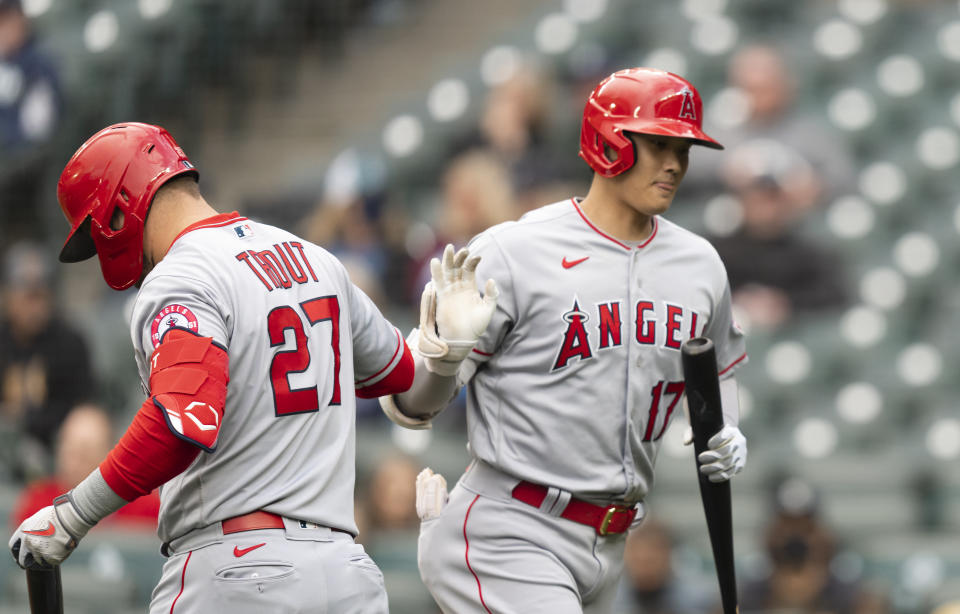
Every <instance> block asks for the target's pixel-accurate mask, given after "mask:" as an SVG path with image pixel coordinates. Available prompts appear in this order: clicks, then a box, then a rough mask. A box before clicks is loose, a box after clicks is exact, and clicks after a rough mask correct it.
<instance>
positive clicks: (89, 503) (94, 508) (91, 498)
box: [70, 467, 128, 524]
mask: <svg viewBox="0 0 960 614" xmlns="http://www.w3.org/2000/svg"><path fill="white" fill-rule="evenodd" d="M70 496H71V502H72V503H73V505H74V507H76V508H77V511H78V512H79V513H80V514H81V515H82V516H83V517H84V518H86V519H87V520H90V521H93V523H94V524H96V523H97V522H100V520H102V519H103V518H105V517H107V516H109V515H110V514H112V513H114V512H115V511H117V510H118V509H120V508H121V507H123V506H124V505H126V504H127V503H128V501H127V500H126V499H124V498H123V497H121V496H120V495H118V494H117V493H116V491H114V490H113V489H112V488H110V485H109V484H107V481H106V480H104V479H103V474H102V473H100V468H99V467H98V468H97V469H94V470H93V471H92V472H91V473H90V475H88V476H87V477H86V478H84V479H83V481H82V482H80V483H79V484H77V486H76V487H74V489H73V490H72V491H70Z"/></svg>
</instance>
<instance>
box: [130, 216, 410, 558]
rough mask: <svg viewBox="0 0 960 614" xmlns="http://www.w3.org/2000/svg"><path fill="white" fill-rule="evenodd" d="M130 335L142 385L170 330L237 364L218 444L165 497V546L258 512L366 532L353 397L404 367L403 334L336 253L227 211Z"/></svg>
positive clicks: (140, 300)
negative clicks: (357, 482)
mask: <svg viewBox="0 0 960 614" xmlns="http://www.w3.org/2000/svg"><path fill="white" fill-rule="evenodd" d="M131 327H132V336H133V343H134V346H135V348H136V357H137V365H138V367H139V370H140V377H141V380H142V381H143V382H149V376H150V370H149V369H150V367H149V360H150V357H151V354H152V353H153V351H154V349H155V348H156V347H157V345H158V344H159V343H160V342H161V341H162V338H163V334H164V333H165V332H166V331H167V330H169V329H170V328H172V327H180V328H185V329H187V330H189V331H191V332H193V333H196V334H198V335H201V336H204V337H213V340H214V342H215V343H217V344H219V345H221V346H223V347H224V348H226V351H227V354H228V356H229V369H230V372H229V378H230V381H229V383H228V385H227V398H226V403H225V407H224V412H223V418H222V422H221V425H220V431H219V435H218V439H217V443H216V448H215V449H214V451H213V452H209V453H208V452H201V453H200V454H199V455H198V457H197V459H196V460H195V461H194V462H193V463H192V464H191V465H190V466H189V467H188V468H187V469H186V471H184V472H183V473H181V474H180V475H178V476H176V477H174V478H173V479H171V480H170V481H168V482H167V483H166V484H165V485H163V487H162V488H161V491H160V493H161V494H160V498H161V508H160V518H159V529H158V534H159V536H160V538H161V539H163V540H164V541H169V540H171V539H174V538H176V537H179V536H181V535H183V534H185V533H187V532H188V531H190V530H193V529H196V528H200V527H204V526H207V525H209V524H211V523H214V522H217V521H220V520H223V519H225V518H230V517H233V516H237V515H241V514H245V513H248V512H252V511H255V510H265V511H269V512H273V513H276V514H280V515H282V516H286V517H289V518H295V519H299V520H304V521H309V522H316V523H319V524H322V525H326V526H330V527H335V528H339V529H343V530H346V531H350V532H353V533H354V534H355V533H356V525H355V524H354V514H353V490H354V478H355V476H354V464H355V413H356V411H355V410H356V400H355V396H354V389H355V388H356V389H358V390H359V389H361V388H363V387H366V386H372V385H374V384H376V383H377V382H379V381H381V380H382V379H383V378H384V377H386V376H387V375H388V374H389V373H390V372H391V371H392V369H393V368H394V367H396V365H397V364H398V363H399V361H400V359H401V357H402V354H403V339H402V337H401V335H400V332H399V331H398V330H397V329H396V328H395V327H394V326H393V325H392V324H390V323H389V322H388V321H387V320H386V319H384V317H383V316H382V315H381V313H380V311H379V310H378V309H377V307H376V306H375V305H374V304H373V302H372V301H371V300H370V299H369V298H368V297H367V296H366V295H365V294H364V293H363V292H362V291H361V290H360V289H359V288H357V287H356V286H354V285H353V284H352V283H351V282H350V279H349V277H348V275H347V272H346V270H345V269H344V267H343V266H342V264H341V263H340V262H339V261H338V260H337V259H336V258H334V257H333V256H332V255H331V254H329V253H328V252H327V251H326V250H324V249H322V248H320V247H318V246H316V245H314V244H312V243H309V242H307V241H304V240H303V239H300V238H298V237H297V236H295V235H293V234H291V233H289V232H286V231H284V230H281V229H279V228H275V227H272V226H268V225H266V224H261V223H257V222H254V221H251V220H249V219H247V218H245V217H241V216H239V215H237V214H236V213H233V214H221V215H217V216H215V217H213V218H210V219H207V220H204V221H202V222H200V223H198V224H195V225H193V226H191V227H189V228H188V229H187V230H186V231H185V232H184V233H183V234H181V235H180V236H179V237H178V238H177V239H176V240H175V241H174V243H173V245H172V246H171V248H170V250H169V252H168V253H167V255H166V256H165V257H164V258H163V259H162V260H161V261H160V262H159V263H158V264H157V266H156V268H154V270H153V271H151V272H150V274H149V275H147V277H146V279H145V280H144V282H143V285H142V287H141V289H140V292H139V294H138V295H137V298H136V303H135V306H134V310H133V318H132V322H131ZM144 388H145V389H146V388H147V385H146V384H144ZM148 394H149V392H148Z"/></svg>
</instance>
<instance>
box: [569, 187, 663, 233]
mask: <svg viewBox="0 0 960 614" xmlns="http://www.w3.org/2000/svg"><path fill="white" fill-rule="evenodd" d="M580 209H581V210H582V211H583V213H584V215H586V216H587V218H588V219H589V220H590V223H592V224H593V225H594V226H596V227H597V228H599V229H600V230H601V231H603V232H604V233H605V234H608V235H610V236H611V237H613V238H615V239H620V240H621V241H624V242H626V243H640V242H642V241H644V240H646V239H647V238H648V237H649V236H650V234H651V233H652V232H653V223H652V220H653V216H651V215H647V214H645V213H641V212H640V211H637V210H636V209H634V208H633V207H631V206H630V205H629V204H628V203H625V202H623V201H622V200H621V199H619V198H617V196H616V195H615V194H608V193H606V192H605V191H604V190H603V189H602V188H599V187H598V186H597V185H596V184H595V185H594V186H592V187H591V188H590V192H589V193H588V194H587V196H586V197H585V198H584V199H583V200H582V201H581V202H580Z"/></svg>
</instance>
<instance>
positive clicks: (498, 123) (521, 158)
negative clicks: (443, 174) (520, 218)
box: [458, 61, 582, 210]
mask: <svg viewBox="0 0 960 614" xmlns="http://www.w3.org/2000/svg"><path fill="white" fill-rule="evenodd" d="M555 89H556V87H555V84H554V83H553V81H552V79H551V77H550V75H549V73H548V72H547V71H546V70H545V69H543V68H542V67H540V66H539V65H537V64H536V63H534V62H532V61H527V62H525V63H522V64H521V65H520V66H519V67H518V68H517V69H516V70H515V71H514V73H513V74H512V75H511V76H510V77H509V78H507V79H505V80H504V81H502V82H500V83H498V84H496V85H494V86H492V87H491V88H490V90H489V92H488V94H487V99H486V101H485V103H484V107H483V110H482V112H481V116H480V119H479V123H478V126H477V130H476V133H475V134H473V135H472V136H471V137H469V138H468V139H467V142H466V143H463V144H461V145H460V146H459V147H458V149H459V151H461V152H463V151H465V150H470V149H477V148H482V149H485V150H487V151H489V153H490V154H492V155H493V156H495V157H496V158H497V159H499V160H500V161H501V162H502V163H503V164H504V165H505V167H506V169H507V171H508V173H509V178H510V184H511V187H512V189H513V191H514V192H515V193H516V195H517V200H518V201H519V202H520V204H521V207H522V208H523V209H524V210H526V209H531V208H533V207H534V206H539V205H540V204H541V201H539V200H535V198H536V196H535V195H534V194H531V192H532V191H534V190H536V189H537V188H539V187H540V186H541V185H543V184H545V183H549V182H552V181H556V180H560V179H564V178H566V177H569V174H570V171H574V172H576V171H581V170H582V169H581V165H579V164H576V165H575V166H574V165H572V164H571V160H570V158H569V157H568V156H560V155H558V153H557V151H558V149H557V147H555V146H553V144H552V143H550V141H549V137H550V131H549V128H550V113H551V111H552V109H553V108H555V107H556V103H555V99H554V95H555ZM573 162H577V161H576V160H575V159H574V160H573ZM578 174H579V173H578Z"/></svg>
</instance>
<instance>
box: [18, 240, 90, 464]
mask: <svg viewBox="0 0 960 614" xmlns="http://www.w3.org/2000/svg"><path fill="white" fill-rule="evenodd" d="M51 276H52V271H51V267H50V262H49V260H48V258H47V255H46V253H45V251H44V250H42V248H41V247H40V246H39V245H36V244H32V243H18V244H16V245H14V246H12V247H11V248H10V249H9V250H8V251H7V254H6V258H5V262H4V268H3V286H2V298H3V314H2V318H0V421H2V422H3V423H4V425H5V426H6V427H7V428H9V429H14V430H16V431H18V432H20V433H22V434H23V435H25V437H24V438H21V440H20V441H19V442H18V443H19V444H20V446H21V447H22V448H24V453H22V454H16V455H15V456H16V459H14V460H15V461H18V462H20V463H21V465H20V466H18V467H15V468H14V472H15V473H16V474H17V475H15V477H17V478H19V479H24V478H29V477H35V476H36V475H42V474H44V473H46V471H48V470H49V465H48V464H47V465H46V466H44V464H43V463H42V460H40V461H38V459H37V458H36V456H37V455H36V454H33V453H31V452H27V451H26V450H28V449H29V448H30V446H31V445H33V446H35V445H36V443H39V444H40V445H41V446H42V447H43V449H44V451H45V452H46V453H47V454H51V453H52V451H53V440H54V436H55V435H56V432H57V430H58V429H59V428H60V424H61V423H62V422H63V420H64V418H65V417H66V415H67V412H69V411H70V409H71V408H72V407H73V406H75V405H77V404H79V403H82V402H84V401H88V400H90V399H92V398H93V396H94V393H95V390H96V387H95V385H94V377H93V373H92V371H91V362H90V361H91V357H90V353H89V351H88V349H87V344H86V342H85V340H84V339H83V337H82V336H81V335H80V334H79V333H78V332H77V331H75V330H74V329H73V328H72V327H71V326H69V325H68V324H67V323H66V322H65V321H64V320H63V319H62V318H61V317H60V316H59V315H58V314H57V313H56V309H55V305H54V294H53V287H52V279H51ZM38 462H40V466H37V465H38Z"/></svg>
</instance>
